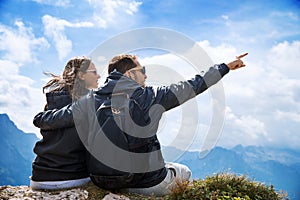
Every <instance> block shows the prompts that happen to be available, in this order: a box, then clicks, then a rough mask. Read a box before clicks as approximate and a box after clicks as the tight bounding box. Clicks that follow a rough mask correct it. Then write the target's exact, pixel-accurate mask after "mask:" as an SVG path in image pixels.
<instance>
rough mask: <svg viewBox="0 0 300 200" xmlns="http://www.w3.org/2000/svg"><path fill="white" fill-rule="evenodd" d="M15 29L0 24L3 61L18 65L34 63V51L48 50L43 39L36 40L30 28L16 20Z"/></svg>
mask: <svg viewBox="0 0 300 200" xmlns="http://www.w3.org/2000/svg"><path fill="white" fill-rule="evenodd" d="M14 25H15V26H16V29H14V28H12V27H7V26H5V25H2V24H0V50H1V51H4V56H3V58H4V59H7V60H10V61H14V62H16V63H19V64H20V65H22V64H24V63H28V62H32V61H35V59H36V54H35V53H34V51H35V50H39V49H40V48H48V47H49V43H48V42H47V40H46V39H45V38H44V37H40V38H36V37H35V36H34V34H33V31H32V29H31V28H29V27H26V26H25V25H24V23H23V22H22V21H20V20H16V21H15V23H14Z"/></svg>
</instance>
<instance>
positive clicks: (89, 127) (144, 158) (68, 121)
mask: <svg viewBox="0 0 300 200" xmlns="http://www.w3.org/2000/svg"><path fill="white" fill-rule="evenodd" d="M246 55H247V53H246V54H243V55H241V56H238V57H237V59H236V60H235V61H233V62H230V63H228V64H227V65H226V64H224V63H223V64H219V65H214V66H213V67H210V68H209V70H208V71H207V72H206V73H205V74H204V75H203V76H200V75H196V76H195V77H194V78H193V79H191V80H188V81H182V82H180V83H178V84H172V85H170V86H166V87H159V88H157V89H156V91H154V89H153V88H152V87H146V86H145V80H146V79H147V75H146V71H145V67H143V66H141V64H140V63H139V62H138V60H137V58H136V57H135V56H132V55H119V56H116V57H114V58H113V59H112V60H111V61H110V63H109V66H108V73H109V76H108V77H107V80H106V82H105V84H104V86H102V87H100V88H99V90H98V91H96V92H95V93H90V94H89V95H87V96H85V97H84V98H82V99H80V100H79V101H77V102H75V103H73V104H72V105H69V106H67V107H65V108H62V109H60V110H52V111H46V112H42V113H39V114H38V115H37V116H36V117H35V119H34V124H35V125H36V126H37V127H40V128H42V129H56V128H62V127H68V126H71V125H74V123H75V125H76V128H77V131H78V134H79V136H80V138H81V140H82V141H83V143H84V144H85V146H86V148H87V149H88V151H89V152H90V154H89V155H88V159H87V160H88V163H87V164H88V169H89V172H90V177H91V179H92V181H93V182H94V183H95V184H96V185H98V186H99V187H102V188H106V189H124V188H125V190H126V191H128V192H136V193H141V194H151V193H153V194H154V195H156V196H160V195H165V194H169V193H170V192H171V190H172V188H174V187H175V186H176V184H177V183H178V182H183V181H187V180H189V178H190V176H191V171H190V170H189V168H188V167H187V166H184V165H181V164H178V163H165V162H164V159H163V157H162V154H161V152H160V143H159V141H158V139H157V136H156V132H157V129H158V125H159V121H160V119H161V117H162V114H163V113H164V112H165V111H168V110H170V109H172V108H174V107H177V106H179V105H181V104H182V103H184V102H186V101H187V100H189V99H191V98H193V97H195V96H196V95H198V94H200V93H202V92H203V91H205V90H206V89H207V88H209V87H210V86H211V85H213V84H215V83H217V82H218V81H219V80H220V79H221V78H222V77H223V76H224V75H225V74H227V73H228V72H229V70H235V69H238V68H241V67H244V66H245V65H244V63H243V62H242V60H241V58H242V57H244V56H246Z"/></svg>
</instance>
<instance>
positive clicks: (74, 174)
mask: <svg viewBox="0 0 300 200" xmlns="http://www.w3.org/2000/svg"><path fill="white" fill-rule="evenodd" d="M46 97H47V104H48V106H47V107H48V108H47V109H48V110H52V109H60V108H62V107H64V106H66V105H68V104H71V103H72V100H71V98H70V95H69V93H68V92H66V91H60V92H51V93H47V94H46ZM41 135H42V136H43V138H42V139H41V140H40V141H38V142H37V143H36V144H35V147H34V153H35V154H36V158H35V160H34V161H33V163H32V177H31V179H32V180H34V181H61V180H71V179H79V178H85V177H88V173H87V167H86V149H85V147H84V145H83V144H82V142H81V140H80V138H79V136H78V134H77V132H76V129H75V127H74V126H73V127H69V128H60V129H54V130H41Z"/></svg>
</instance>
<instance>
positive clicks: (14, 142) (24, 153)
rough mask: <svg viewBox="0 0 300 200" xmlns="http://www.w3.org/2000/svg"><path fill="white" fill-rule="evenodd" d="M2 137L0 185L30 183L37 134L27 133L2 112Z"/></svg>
mask: <svg viewBox="0 0 300 200" xmlns="http://www.w3.org/2000/svg"><path fill="white" fill-rule="evenodd" d="M0 137H1V140H0V153H1V159H0V185H29V176H30V175H31V163H32V160H33V159H34V153H33V147H34V144H35V142H36V141H37V140H38V138H37V136H36V135H35V134H33V133H31V134H30V133H27V134H25V133H24V132H23V131H21V130H20V129H18V128H17V127H16V125H15V124H14V123H13V122H12V121H11V120H10V119H9V117H8V116H7V115H6V114H0Z"/></svg>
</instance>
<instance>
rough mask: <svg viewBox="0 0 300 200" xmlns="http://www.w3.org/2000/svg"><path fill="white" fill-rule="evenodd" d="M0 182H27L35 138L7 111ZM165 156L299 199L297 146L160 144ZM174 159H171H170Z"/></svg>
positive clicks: (196, 173) (2, 122) (1, 124)
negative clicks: (185, 147)
mask: <svg viewBox="0 0 300 200" xmlns="http://www.w3.org/2000/svg"><path fill="white" fill-rule="evenodd" d="M0 137H1V140H0V153H1V159H0V185H29V176H30V175H31V163H32V161H33V159H34V157H35V155H34V153H33V147H34V144H35V142H36V141H38V138H37V137H36V135H35V134H33V133H24V132H23V131H21V130H20V129H18V128H17V127H16V126H15V124H14V123H13V122H12V121H11V120H10V119H9V117H8V116H7V115H6V114H0ZM163 153H164V156H165V158H166V160H168V158H172V154H176V155H180V156H178V158H177V159H176V162H180V163H182V164H185V165H187V166H189V168H190V169H191V170H192V173H193V178H194V179H198V178H201V179H203V178H205V177H206V176H210V175H213V174H215V173H222V172H230V173H236V174H241V175H242V174H243V175H246V176H248V177H249V179H251V180H255V181H259V182H263V183H265V184H267V185H271V184H272V185H273V186H274V188H275V189H276V190H280V189H281V190H284V191H287V192H288V193H289V197H290V199H295V200H296V199H300V150H292V149H278V148H267V147H257V146H247V147H243V146H236V147H234V148H232V149H225V148H222V147H215V148H214V149H213V150H212V151H211V152H210V153H209V154H208V155H207V156H205V157H204V158H200V154H199V152H190V151H186V152H183V151H180V150H178V149H176V148H173V147H168V148H163ZM172 161H173V160H172Z"/></svg>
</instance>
